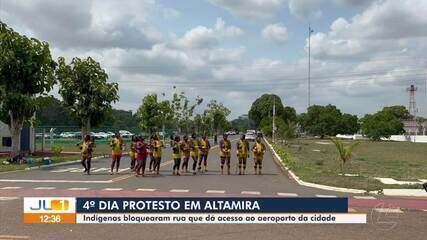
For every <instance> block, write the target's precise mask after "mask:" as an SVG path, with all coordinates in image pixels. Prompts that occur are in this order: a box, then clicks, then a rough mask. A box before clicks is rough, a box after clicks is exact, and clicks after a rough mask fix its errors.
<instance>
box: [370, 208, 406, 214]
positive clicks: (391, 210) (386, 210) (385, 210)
mask: <svg viewBox="0 0 427 240" xmlns="http://www.w3.org/2000/svg"><path fill="white" fill-rule="evenodd" d="M373 210H374V211H376V212H379V213H403V211H402V210H400V208H374V209H373Z"/></svg>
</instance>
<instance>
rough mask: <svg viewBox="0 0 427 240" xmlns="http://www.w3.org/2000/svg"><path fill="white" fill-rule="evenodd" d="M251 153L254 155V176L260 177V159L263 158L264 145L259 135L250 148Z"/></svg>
mask: <svg viewBox="0 0 427 240" xmlns="http://www.w3.org/2000/svg"><path fill="white" fill-rule="evenodd" d="M252 152H253V153H254V162H255V166H254V167H255V175H256V174H258V175H261V170H262V159H263V158H264V153H265V145H264V143H262V141H261V136H260V135H258V136H257V138H256V141H255V144H254V146H253V147H252Z"/></svg>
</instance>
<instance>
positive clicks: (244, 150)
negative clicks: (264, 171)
mask: <svg viewBox="0 0 427 240" xmlns="http://www.w3.org/2000/svg"><path fill="white" fill-rule="evenodd" d="M237 158H238V159H239V175H242V174H243V175H245V174H246V160H247V159H248V158H249V142H248V141H247V140H246V139H245V134H243V135H242V136H241V137H240V140H239V141H238V142H237Z"/></svg>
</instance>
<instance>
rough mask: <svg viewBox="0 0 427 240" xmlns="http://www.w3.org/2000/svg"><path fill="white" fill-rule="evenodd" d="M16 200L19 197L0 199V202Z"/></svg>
mask: <svg viewBox="0 0 427 240" xmlns="http://www.w3.org/2000/svg"><path fill="white" fill-rule="evenodd" d="M17 199H19V197H0V201H11V200H17ZM0 239H1V238H0Z"/></svg>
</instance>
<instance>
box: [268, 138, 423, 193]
mask: <svg viewBox="0 0 427 240" xmlns="http://www.w3.org/2000/svg"><path fill="white" fill-rule="evenodd" d="M264 141H265V142H266V143H267V145H268V147H269V148H270V150H271V151H272V152H273V156H274V157H273V159H274V161H275V162H276V164H278V165H279V167H280V168H281V169H282V171H286V172H287V173H288V175H289V176H290V177H291V178H292V179H293V180H295V181H296V182H297V183H298V184H299V185H302V186H306V187H312V188H318V189H322V190H328V191H335V192H346V193H358V194H368V193H371V194H375V195H382V196H392V197H425V196H426V195H427V192H426V195H424V194H420V193H419V191H418V192H416V193H414V191H413V190H412V189H383V191H382V193H380V192H379V191H373V192H367V191H366V190H361V189H352V188H341V187H333V186H327V185H321V184H316V183H309V182H304V181H303V180H301V179H300V178H299V177H298V176H297V175H296V174H295V173H294V172H293V171H292V170H290V169H289V168H288V167H287V166H286V165H285V164H284V163H283V161H282V158H281V157H280V156H279V155H278V154H277V153H276V151H274V149H273V146H272V145H271V144H270V142H269V141H267V139H266V138H265V137H264ZM405 192H406V193H405Z"/></svg>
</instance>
